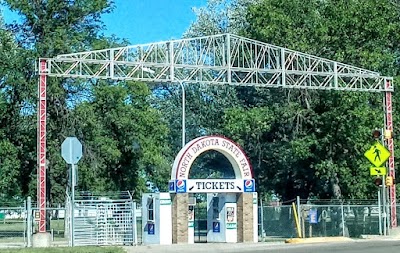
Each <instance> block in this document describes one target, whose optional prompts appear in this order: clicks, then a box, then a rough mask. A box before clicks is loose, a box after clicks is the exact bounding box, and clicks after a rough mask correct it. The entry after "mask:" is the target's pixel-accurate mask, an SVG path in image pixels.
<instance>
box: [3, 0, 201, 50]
mask: <svg viewBox="0 0 400 253" xmlns="http://www.w3.org/2000/svg"><path fill="white" fill-rule="evenodd" d="M0 2H1V1H0ZM206 4H207V0H115V9H114V11H113V12H112V13H110V14H105V15H104V16H103V21H104V22H105V25H106V27H107V30H106V31H104V34H105V35H111V34H115V35H116V36H117V37H119V38H127V39H128V40H129V41H130V42H131V43H130V44H132V45H133V44H143V43H148V42H157V41H163V40H169V39H179V38H181V37H182V34H183V33H184V32H185V31H186V30H187V29H188V28H189V26H190V24H191V23H192V22H194V21H195V20H196V16H195V14H194V12H193V11H192V7H201V6H205V5H206ZM3 15H4V19H5V21H6V22H7V23H8V22H12V21H13V20H15V19H18V16H17V15H16V14H14V13H11V12H10V11H8V10H5V9H4V8H3Z"/></svg>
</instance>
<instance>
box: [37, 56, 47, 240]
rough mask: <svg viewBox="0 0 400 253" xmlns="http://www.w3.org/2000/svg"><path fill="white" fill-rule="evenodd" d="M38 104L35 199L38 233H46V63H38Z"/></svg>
mask: <svg viewBox="0 0 400 253" xmlns="http://www.w3.org/2000/svg"><path fill="white" fill-rule="evenodd" d="M39 68H40V76H39V90H38V93H39V104H38V135H37V148H38V150H37V154H38V157H37V159H38V170H37V178H38V180H37V183H38V188H37V198H38V207H39V214H40V215H39V233H46V120H47V119H46V117H47V114H46V100H47V94H46V86H47V83H46V82H47V78H46V74H45V72H46V61H45V60H41V61H40V62H39Z"/></svg>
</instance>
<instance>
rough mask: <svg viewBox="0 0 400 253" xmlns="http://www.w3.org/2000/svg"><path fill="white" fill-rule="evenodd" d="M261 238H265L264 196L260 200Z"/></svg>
mask: <svg viewBox="0 0 400 253" xmlns="http://www.w3.org/2000/svg"><path fill="white" fill-rule="evenodd" d="M260 206H261V207H260V218H261V238H264V207H263V200H262V196H261V198H260Z"/></svg>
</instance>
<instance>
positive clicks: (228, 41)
mask: <svg viewBox="0 0 400 253" xmlns="http://www.w3.org/2000/svg"><path fill="white" fill-rule="evenodd" d="M38 73H39V87H38V89H39V104H38V137H37V141H38V154H37V155H38V182H39V186H38V194H37V195H38V203H39V207H40V222H39V232H45V225H46V219H45V209H46V205H45V204H46V194H45V193H46V120H47V116H46V100H47V93H46V86H47V77H64V78H87V79H92V78H94V79H112V80H116V81H118V80H134V81H145V82H172V83H176V84H182V83H188V84H194V85H195V84H198V83H203V84H214V85H233V86H251V87H261V88H273V87H275V88H293V89H316V90H340V91H360V92H362V91H363V92H380V93H384V94H385V96H384V101H385V112H384V113H385V123H384V124H385V129H387V130H390V131H392V130H393V121H392V92H393V83H392V82H393V78H392V77H385V76H381V75H380V74H379V73H377V72H374V71H370V70H366V69H362V68H358V67H354V66H351V65H347V64H344V63H340V62H336V61H331V60H328V59H324V58H320V57H317V56H313V55H309V54H305V53H301V52H298V51H294V50H290V49H286V48H283V47H279V46H274V45H271V44H267V43H263V42H260V41H255V40H252V39H248V38H245V37H240V36H237V35H233V34H219V35H211V36H205V37H198V38H187V39H180V40H171V41H164V42H157V43H149V44H142V45H134V46H126V47H119V48H108V49H104V50H96V51H86V52H79V53H71V54H62V55H57V56H54V57H52V58H40V59H39V66H38ZM386 145H387V147H388V149H389V151H390V152H391V153H392V154H394V145H393V139H391V138H390V139H388V140H387V143H386ZM388 168H389V176H392V177H393V178H394V177H395V170H394V157H393V155H392V156H391V157H390V158H389V162H388ZM389 191H390V194H389V197H390V207H391V212H390V214H391V226H392V227H396V226H397V219H396V192H395V186H391V187H390V188H389ZM107 210H108V209H107Z"/></svg>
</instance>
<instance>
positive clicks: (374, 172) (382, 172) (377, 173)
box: [369, 167, 386, 176]
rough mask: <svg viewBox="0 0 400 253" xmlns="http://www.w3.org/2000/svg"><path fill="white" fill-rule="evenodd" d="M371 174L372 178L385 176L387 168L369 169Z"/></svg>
mask: <svg viewBox="0 0 400 253" xmlns="http://www.w3.org/2000/svg"><path fill="white" fill-rule="evenodd" d="M369 174H370V175H371V176H384V175H386V168H385V167H371V168H369Z"/></svg>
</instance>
